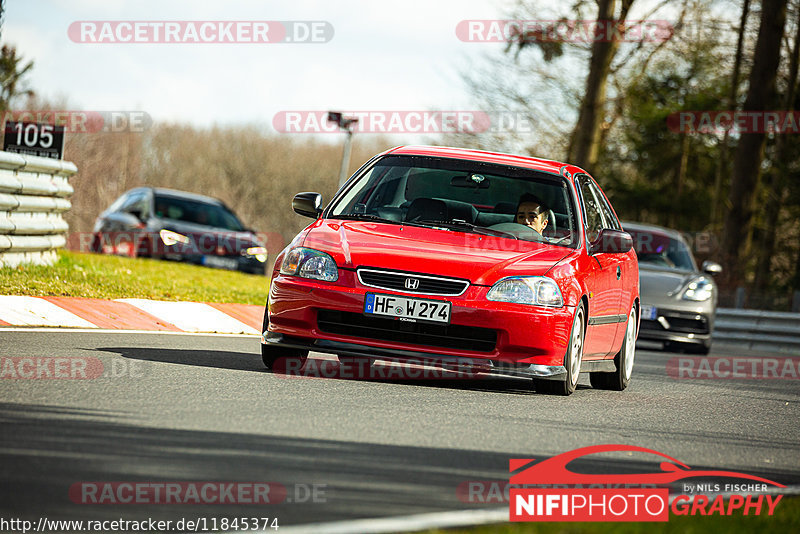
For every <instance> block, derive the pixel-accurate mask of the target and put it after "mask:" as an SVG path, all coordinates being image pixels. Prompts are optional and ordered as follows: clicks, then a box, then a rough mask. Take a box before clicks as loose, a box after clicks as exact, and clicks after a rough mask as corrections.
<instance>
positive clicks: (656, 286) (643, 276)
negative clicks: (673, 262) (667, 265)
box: [639, 263, 701, 299]
mask: <svg viewBox="0 0 800 534" xmlns="http://www.w3.org/2000/svg"><path fill="white" fill-rule="evenodd" d="M698 276H701V274H700V273H696V272H691V271H678V270H671V269H658V268H652V267H647V266H646V264H643V263H640V264H639V283H640V288H639V291H640V292H641V295H642V299H646V298H648V297H651V296H652V297H664V296H672V295H673V294H675V293H677V292H678V291H679V290H680V289H681V288H683V287H684V286H686V284H688V283H689V282H691V281H692V280H694V279H695V278H697V277H698Z"/></svg>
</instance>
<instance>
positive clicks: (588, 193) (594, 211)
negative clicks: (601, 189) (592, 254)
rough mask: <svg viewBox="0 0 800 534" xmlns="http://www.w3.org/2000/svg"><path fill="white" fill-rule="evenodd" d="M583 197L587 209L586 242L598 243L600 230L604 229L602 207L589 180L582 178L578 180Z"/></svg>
mask: <svg viewBox="0 0 800 534" xmlns="http://www.w3.org/2000/svg"><path fill="white" fill-rule="evenodd" d="M578 185H579V186H580V189H581V197H583V206H584V208H585V209H586V226H587V228H586V240H587V241H588V242H589V243H592V242H594V241H597V238H598V237H599V236H600V230H602V229H603V216H602V214H601V213H600V206H598V202H597V200H596V199H595V197H594V193H593V192H592V190H591V187H590V182H589V181H588V179H586V178H583V177H581V178H580V179H579V180H578Z"/></svg>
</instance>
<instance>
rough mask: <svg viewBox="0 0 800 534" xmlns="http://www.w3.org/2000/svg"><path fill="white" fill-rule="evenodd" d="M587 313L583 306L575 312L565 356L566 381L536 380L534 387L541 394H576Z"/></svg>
mask: <svg viewBox="0 0 800 534" xmlns="http://www.w3.org/2000/svg"><path fill="white" fill-rule="evenodd" d="M585 313H586V312H584V309H583V305H580V306H578V311H576V312H575V318H574V319H573V320H572V329H571V330H570V333H569V344H568V346H567V353H566V354H565V355H564V367H565V368H566V370H567V377H566V380H544V379H541V378H539V379H535V380H534V387H535V388H536V391H538V392H539V393H547V394H549V395H564V396H566V395H572V394H573V393H574V392H575V388H576V387H577V385H578V376H579V375H580V372H581V361H582V360H583V341H584V338H585V336H586V321H585V320H584V315H585ZM576 328H577V330H576Z"/></svg>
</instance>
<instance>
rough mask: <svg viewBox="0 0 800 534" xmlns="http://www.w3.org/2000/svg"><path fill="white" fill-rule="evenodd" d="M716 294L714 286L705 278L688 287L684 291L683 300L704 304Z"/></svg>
mask: <svg viewBox="0 0 800 534" xmlns="http://www.w3.org/2000/svg"><path fill="white" fill-rule="evenodd" d="M713 293H714V284H713V283H712V282H711V280H709V279H708V278H705V277H702V276H701V277H700V278H697V279H695V280H692V282H691V283H690V284H689V285H688V286H686V289H684V290H683V295H681V298H682V299H683V300H696V301H698V302H702V301H704V300H708V299H710V298H711V295H712V294H713Z"/></svg>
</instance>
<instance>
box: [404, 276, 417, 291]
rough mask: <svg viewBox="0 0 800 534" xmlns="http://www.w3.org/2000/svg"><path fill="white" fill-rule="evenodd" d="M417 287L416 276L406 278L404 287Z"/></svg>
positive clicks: (412, 288)
mask: <svg viewBox="0 0 800 534" xmlns="http://www.w3.org/2000/svg"><path fill="white" fill-rule="evenodd" d="M418 287H419V279H418V278H406V289H411V290H414V289H417V288H418Z"/></svg>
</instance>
